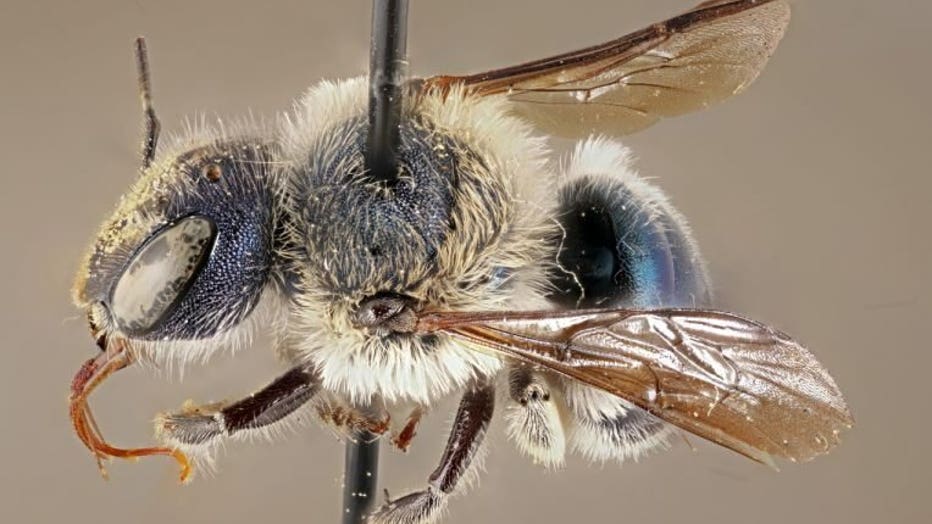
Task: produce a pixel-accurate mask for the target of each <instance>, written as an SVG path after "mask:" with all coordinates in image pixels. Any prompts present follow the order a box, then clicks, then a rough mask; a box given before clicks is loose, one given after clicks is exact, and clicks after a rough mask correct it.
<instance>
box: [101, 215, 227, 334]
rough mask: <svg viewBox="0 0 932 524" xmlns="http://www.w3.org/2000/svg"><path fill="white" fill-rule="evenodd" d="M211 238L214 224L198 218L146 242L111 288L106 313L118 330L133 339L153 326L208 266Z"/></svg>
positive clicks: (172, 227)
mask: <svg viewBox="0 0 932 524" xmlns="http://www.w3.org/2000/svg"><path fill="white" fill-rule="evenodd" d="M215 237H216V227H215V226H214V224H213V222H211V221H210V220H208V219H207V218H204V217H201V216H189V217H186V218H183V219H181V220H179V221H178V222H175V223H174V224H172V225H171V226H169V227H168V228H166V229H163V230H162V231H160V232H158V233H156V234H155V235H153V236H152V237H150V238H149V240H147V241H146V243H145V244H144V245H143V247H142V249H140V250H139V251H138V252H137V253H136V255H135V256H134V257H133V258H132V260H130V262H129V264H128V265H127V266H126V270H125V271H123V274H122V275H121V276H120V279H119V280H118V281H117V283H116V286H115V287H114V288H113V295H112V297H111V301H110V302H111V304H110V309H111V313H112V314H113V317H114V319H115V320H116V322H117V323H118V325H119V326H120V328H121V329H122V330H123V331H125V332H126V333H128V334H137V335H138V334H143V333H145V332H147V331H150V330H152V329H153V328H155V327H157V326H158V324H159V322H161V321H162V320H163V319H164V318H165V317H167V316H168V314H169V313H170V312H171V309H172V308H173V307H174V306H175V305H176V304H177V303H178V302H179V301H180V300H181V299H182V298H183V297H184V295H185V293H186V292H187V290H188V288H189V287H190V285H191V283H192V282H193V281H194V279H195V277H196V276H197V273H198V272H199V271H200V270H201V268H202V267H203V266H204V264H205V263H206V262H207V260H208V258H209V257H208V254H209V253H210V251H211V248H212V247H213V244H214V239H215Z"/></svg>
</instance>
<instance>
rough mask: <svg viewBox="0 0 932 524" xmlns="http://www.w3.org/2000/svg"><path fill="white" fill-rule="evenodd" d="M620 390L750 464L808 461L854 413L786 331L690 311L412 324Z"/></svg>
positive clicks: (440, 316)
mask: <svg viewBox="0 0 932 524" xmlns="http://www.w3.org/2000/svg"><path fill="white" fill-rule="evenodd" d="M418 329H419V330H423V331H442V332H445V333H449V334H451V335H453V336H455V337H458V338H461V339H464V340H466V341H468V342H469V343H470V344H472V345H475V346H480V347H482V348H486V349H491V350H494V351H497V352H500V353H504V354H505V355H507V356H509V357H512V358H517V359H519V360H522V361H525V362H528V363H531V364H536V365H539V366H542V367H545V368H548V369H551V370H553V371H556V372H558V373H561V374H563V375H565V376H567V377H570V378H573V379H576V380H579V381H581V382H583V383H586V384H589V385H591V386H594V387H597V388H600V389H603V390H605V391H608V392H610V393H613V394H615V395H618V396H619V397H622V398H624V399H626V400H628V401H630V402H632V403H634V404H636V405H638V406H640V407H641V408H643V409H646V410H647V411H649V412H651V413H653V414H654V415H656V416H657V417H660V418H662V419H664V420H666V421H668V422H670V423H672V424H675V425H676V426H679V427H680V428H682V429H684V430H686V431H689V432H690V433H693V434H695V435H698V436H700V437H703V438H706V439H708V440H711V441H713V442H715V443H717V444H720V445H722V446H725V447H727V448H730V449H732V450H734V451H737V452H738V453H741V454H743V455H746V456H748V457H750V458H752V459H755V460H757V461H760V462H763V463H766V464H770V465H773V461H772V458H771V457H775V456H776V457H784V458H787V459H790V460H793V461H797V460H798V461H805V460H809V459H811V458H813V457H815V456H816V455H819V454H822V453H826V452H828V451H829V450H830V449H831V448H832V447H834V446H835V445H836V444H837V443H838V435H839V433H840V432H841V431H842V430H845V429H848V428H850V427H851V424H852V419H851V414H850V413H849V412H848V408H847V406H846V405H845V400H844V398H843V397H842V395H841V392H840V391H839V390H838V386H836V385H835V382H834V381H833V380H832V378H831V377H830V376H829V374H828V372H827V371H826V370H825V368H823V367H822V365H821V364H819V362H818V361H816V359H815V357H813V356H812V354H811V353H809V351H807V350H806V349H805V348H803V347H802V346H800V345H799V344H798V343H797V342H795V341H794V340H792V339H791V338H789V337H788V336H787V335H784V334H783V333H780V332H778V331H776V330H774V329H772V328H770V327H767V326H765V325H763V324H760V323H757V322H754V321H752V320H748V319H745V318H742V317H739V316H736V315H733V314H730V313H721V312H715V311H704V310H695V309H660V310H592V311H572V312H559V311H556V312H555V311H539V312H527V313H434V314H428V315H425V316H424V317H423V318H422V319H421V320H420V321H419V324H418Z"/></svg>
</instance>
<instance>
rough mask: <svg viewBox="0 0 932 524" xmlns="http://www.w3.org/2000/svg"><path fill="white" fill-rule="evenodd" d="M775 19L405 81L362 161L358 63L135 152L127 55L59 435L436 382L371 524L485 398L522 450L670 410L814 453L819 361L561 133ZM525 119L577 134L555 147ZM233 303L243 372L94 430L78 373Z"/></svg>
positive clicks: (637, 437)
mask: <svg viewBox="0 0 932 524" xmlns="http://www.w3.org/2000/svg"><path fill="white" fill-rule="evenodd" d="M788 21H789V7H788V5H787V3H786V2H785V1H784V0H732V1H724V0H718V1H712V2H706V3H704V4H702V5H700V6H699V7H697V8H695V9H694V10H692V11H690V12H688V13H686V14H683V15H680V16H678V17H674V18H671V19H669V20H667V21H664V22H661V23H658V24H655V25H653V26H650V27H648V28H647V29H644V30H642V31H639V32H636V33H632V34H631V35H628V36H625V37H622V38H620V39H618V40H613V41H611V42H608V43H606V44H602V45H599V46H594V47H591V48H587V49H583V50H580V51H576V52H573V53H567V54H564V55H559V56H556V57H552V58H549V59H543V60H538V61H535V62H530V63H527V64H523V65H519V66H514V67H510V68H505V69H500V70H494V71H489V72H486V73H481V74H477V75H470V76H459V77H451V76H438V77H432V78H427V79H423V80H417V81H412V82H410V83H409V84H408V85H407V87H406V89H407V93H406V100H409V103H408V104H407V105H406V106H405V108H404V111H403V114H402V119H401V124H400V126H399V128H398V133H399V137H400V149H399V151H398V165H399V167H398V172H397V173H396V176H394V177H393V178H391V179H389V180H383V179H379V180H376V179H373V178H371V177H370V176H369V174H368V173H367V171H366V169H365V162H364V157H365V148H366V140H365V137H366V133H365V130H366V110H367V106H366V101H367V84H366V82H365V81H363V80H362V79H353V80H347V81H341V82H335V83H333V82H322V83H321V84H319V85H317V86H315V87H313V88H311V89H310V90H309V91H308V93H307V94H306V95H305V96H304V97H303V98H302V99H301V100H300V101H299V102H298V103H297V104H296V109H295V110H294V111H293V112H291V113H289V114H288V115H286V116H283V117H282V118H280V119H279V120H278V123H277V124H275V125H272V126H267V127H266V128H262V127H258V126H255V125H251V124H243V125H240V126H237V127H235V128H232V129H231V128H228V129H226V130H224V129H222V128H221V129H219V130H217V129H210V128H207V127H206V126H202V127H200V128H198V129H195V130H193V131H191V132H190V133H188V135H187V136H185V137H183V138H182V139H180V140H178V141H177V143H176V144H175V145H174V146H172V147H170V148H168V149H164V150H162V151H161V152H160V153H159V154H158V155H156V154H155V153H156V152H155V146H156V142H157V138H158V125H157V120H155V115H154V112H153V111H152V109H151V104H150V102H149V94H148V93H149V88H148V71H147V68H146V67H141V78H142V80H143V81H142V86H143V89H142V92H143V100H144V103H145V105H144V107H145V110H146V115H147V120H146V121H147V123H148V125H147V130H148V133H147V140H146V147H145V148H144V154H143V159H144V161H143V172H142V176H141V177H140V179H139V180H138V181H137V183H136V185H135V186H134V187H133V189H132V190H131V191H130V193H129V194H128V195H127V196H126V197H124V198H123V200H122V201H121V202H120V204H119V206H118V208H117V210H116V211H115V213H114V214H113V216H112V217H111V218H110V219H109V220H107V221H106V222H105V223H104V226H103V228H102V230H101V232H100V233H99V235H98V237H97V240H96V241H95V243H94V244H93V246H92V248H91V250H90V251H89V253H88V255H87V257H86V259H85V263H84V265H83V266H82V269H81V270H80V273H79V278H78V282H77V284H76V286H75V299H76V302H77V304H78V305H79V306H80V307H82V308H83V309H84V310H85V311H86V312H87V314H88V317H89V320H90V325H91V330H92V332H93V334H94V336H95V337H96V338H97V340H98V343H99V345H100V346H101V349H102V350H103V352H102V353H101V355H100V356H99V357H97V358H95V359H92V360H90V361H88V363H87V364H85V366H84V367H83V368H82V370H81V371H80V372H79V374H78V376H77V377H76V380H75V384H74V387H73V397H72V416H73V418H74V421H75V427H76V429H77V431H78V434H79V436H80V438H81V439H82V440H83V441H84V442H85V444H87V446H88V447H89V448H90V449H91V450H92V452H94V453H95V455H97V456H98V457H99V458H101V457H106V456H138V455H147V454H173V455H175V457H176V458H178V459H179V460H181V461H183V462H184V461H186V460H187V457H192V458H194V459H195V462H210V461H211V460H212V457H213V453H214V451H215V450H216V449H217V447H218V446H219V445H220V444H221V443H223V442H224V441H225V440H227V439H230V438H234V439H236V438H243V437H248V436H250V435H253V434H255V433H257V432H260V433H261V432H270V431H272V430H274V429H276V428H278V427H280V426H281V425H288V424H290V423H292V422H294V421H299V420H301V419H302V418H307V417H313V418H317V419H318V420H319V421H321V422H322V423H323V424H325V425H327V426H329V427H331V428H333V429H335V430H336V431H337V432H338V433H340V434H343V435H347V436H352V435H355V434H357V433H358V432H361V431H367V432H369V433H371V434H374V435H376V436H379V437H381V436H386V438H390V439H391V441H392V443H393V444H394V445H395V446H396V447H398V448H399V449H402V450H406V449H407V448H408V446H409V445H410V443H411V441H412V438H413V437H414V435H415V433H416V429H417V423H418V421H419V420H420V418H421V417H422V416H423V415H424V414H425V413H426V412H428V411H429V409H430V407H431V406H432V405H434V404H435V403H436V402H437V401H438V400H439V399H442V398H443V397H445V396H447V395H451V394H454V393H457V392H460V393H461V394H462V401H461V403H460V407H459V410H458V412H457V415H456V418H455V420H454V423H453V428H452V430H451V435H450V439H449V441H448V444H447V448H446V450H445V452H444V454H443V457H442V458H441V461H440V464H439V465H438V467H437V469H436V470H435V471H434V472H433V473H432V474H431V475H430V476H429V479H428V482H427V485H426V486H425V487H424V489H422V490H419V491H415V492H413V493H410V494H408V495H405V496H403V497H401V498H398V499H394V500H391V501H388V502H386V504H385V505H384V506H383V507H381V508H380V509H379V510H378V511H377V512H376V513H375V514H373V515H372V516H371V521H374V522H397V523H421V522H427V521H431V520H435V519H436V518H437V517H438V515H439V514H440V511H441V510H442V509H443V508H444V507H445V505H446V503H447V501H448V499H449V495H450V494H451V493H453V492H454V490H455V489H456V487H457V486H458V485H460V484H462V479H463V477H464V476H465V475H467V474H468V473H469V472H471V471H473V470H474V468H471V467H470V466H471V464H472V463H473V462H474V459H475V457H476V455H477V454H478V453H479V451H480V449H481V443H482V440H483V437H484V435H485V432H486V429H487V427H488V426H489V424H490V421H491V420H492V418H493V412H494V411H495V406H496V404H498V405H499V406H502V409H503V411H504V417H503V419H504V420H503V423H504V427H505V431H506V432H507V433H508V435H509V436H510V437H511V439H512V440H513V441H514V443H515V444H516V446H517V447H518V448H519V449H520V450H521V451H522V452H524V453H526V454H527V455H529V456H530V457H531V458H533V459H534V460H535V461H537V462H540V463H542V464H544V465H546V466H549V467H557V466H559V465H561V464H562V463H563V461H564V457H565V455H566V453H567V452H568V451H570V452H577V453H580V454H582V455H583V456H585V457H587V458H589V459H592V460H596V461H604V460H624V459H628V458H635V457H638V456H640V455H642V454H644V453H646V452H648V451H650V450H654V449H657V448H661V447H663V446H664V445H665V444H666V440H667V437H668V436H669V434H670V433H671V432H672V431H673V430H674V428H677V427H678V428H681V429H683V430H685V431H688V432H690V433H693V434H696V435H698V436H701V437H704V438H706V439H709V440H711V441H713V442H716V443H718V444H721V445H722V446H725V447H727V448H730V449H732V450H735V451H737V452H739V453H742V454H744V455H746V456H748V457H750V458H752V459H755V460H758V461H761V462H765V463H771V462H772V457H785V458H790V459H793V460H807V459H809V458H812V457H814V456H816V455H818V454H820V453H823V452H826V451H827V450H828V449H830V448H831V447H832V446H833V445H834V444H835V443H836V442H837V437H838V434H839V432H840V431H842V430H843V429H845V428H847V427H848V426H850V423H851V419H850V415H849V414H848V411H847V407H846V406H845V402H844V399H843V398H842V396H841V393H840V392H839V390H838V388H837V386H836V385H835V383H834V382H833V381H832V379H831V377H830V376H829V375H828V373H827V372H826V371H825V370H824V368H822V366H821V365H820V364H819V363H818V362H817V361H816V360H815V358H814V357H813V356H812V355H811V354H810V353H809V352H808V351H807V350H805V349H804V348H803V347H801V346H800V345H799V344H798V343H796V342H795V341H794V340H792V339H791V338H790V337H788V336H787V335H785V334H783V333H780V332H779V331H776V330H774V329H772V328H770V327H767V326H765V325H763V324H760V323H757V322H754V321H752V320H748V319H745V318H743V317H740V316H737V315H734V314H730V313H723V312H718V311H714V310H709V309H705V308H707V307H709V306H710V304H711V287H710V283H709V278H708V274H707V272H706V269H705V264H704V262H703V260H702V258H701V256H700V254H699V250H698V248H697V246H696V243H695V240H694V238H693V235H692V233H691V232H690V230H689V228H688V226H687V224H686V221H685V220H684V218H683V217H682V216H681V215H680V214H679V213H678V212H677V211H676V210H675V209H674V207H673V206H672V204H671V203H670V201H669V199H668V198H667V197H666V196H665V195H664V194H663V192H662V191H661V190H660V189H659V188H658V187H656V186H655V185H653V184H651V183H648V182H646V181H645V180H644V179H643V178H641V177H639V176H638V174H637V173H636V172H635V171H634V170H633V168H632V165H631V154H630V152H629V151H628V150H627V149H626V148H625V147H623V146H621V145H620V144H619V143H618V142H616V141H614V140H613V139H612V138H607V137H601V136H589V135H590V133H591V132H592V131H593V130H595V131H597V132H600V133H604V134H605V135H607V136H608V135H622V134H625V133H630V132H633V131H636V130H638V129H641V128H643V127H646V126H648V125H650V124H652V123H654V122H655V121H657V120H658V119H660V118H661V117H665V116H671V115H675V114H680V113H684V112H688V111H692V110H696V109H701V108H703V107H705V106H707V105H709V104H711V103H713V102H717V101H720V100H723V99H725V98H727V97H729V96H731V95H733V94H735V93H737V92H739V91H741V90H743V89H744V88H745V87H746V86H748V85H749V84H750V83H751V82H752V81H753V80H754V79H755V78H756V77H757V75H758V74H759V72H760V70H761V69H762V68H763V66H764V64H765V63H766V61H767V59H768V58H769V57H770V55H771V54H772V52H773V51H774V49H775V48H776V45H777V43H778V42H779V40H780V38H781V37H782V35H783V32H784V29H785V28H786V25H787V23H788ZM139 49H140V58H141V59H140V64H142V65H143V66H145V59H144V58H145V55H144V48H143V47H142V46H141V44H140V48H139ZM541 133H546V134H549V135H555V136H564V137H571V138H574V139H577V140H579V142H578V144H577V145H576V147H575V149H574V151H573V152H572V153H571V154H570V155H568V156H567V158H565V159H564V160H563V161H562V162H561V164H560V167H559V168H556V167H554V166H553V164H552V163H551V162H550V160H549V159H548V156H549V150H548V147H547V142H546V139H545V138H544V136H543V135H542V134H541ZM259 330H261V331H263V332H265V333H269V334H271V335H272V336H273V340H274V345H275V348H276V351H277V352H278V354H279V355H280V356H281V358H282V360H283V361H284V362H285V363H286V364H287V365H288V367H289V370H288V371H286V372H285V373H284V374H283V375H281V376H280V377H279V378H277V379H275V380H274V381H272V382H271V383H270V384H269V385H268V386H266V387H265V388H263V389H261V390H259V391H257V392H256V393H254V394H252V395H250V396H247V397H246V398H244V399H242V400H239V401H234V402H216V403H209V404H205V405H203V406H186V407H184V408H182V409H180V410H177V411H174V412H169V413H163V414H161V415H159V416H158V418H157V421H156V432H157V437H158V438H159V440H160V441H161V443H162V445H163V447H157V448H146V449H140V450H123V449H119V448H114V447H111V446H109V445H108V444H106V443H105V442H104V441H103V439H102V438H101V437H100V435H99V433H98V431H97V428H96V425H95V424H94V422H93V419H92V417H91V414H90V411H89V409H88V408H87V405H86V400H87V395H88V394H89V393H90V391H91V389H93V387H94V386H95V385H96V384H97V383H99V381H100V380H102V379H103V378H104V377H106V376H107V375H109V374H110V373H112V372H113V371H115V370H117V369H119V368H121V367H124V366H126V365H128V364H130V363H131V362H134V361H154V362H157V363H163V364H175V363H177V364H179V365H180V364H182V363H185V362H190V361H201V360H204V359H205V358H206V357H207V356H209V355H210V354H212V353H214V352H215V351H216V350H218V349H220V348H223V347H230V346H242V345H247V344H248V342H249V341H250V340H251V337H252V335H253V334H254V333H256V332H257V331H259ZM497 391H500V392H501V393H500V394H497V393H496V392H497ZM496 397H499V398H496Z"/></svg>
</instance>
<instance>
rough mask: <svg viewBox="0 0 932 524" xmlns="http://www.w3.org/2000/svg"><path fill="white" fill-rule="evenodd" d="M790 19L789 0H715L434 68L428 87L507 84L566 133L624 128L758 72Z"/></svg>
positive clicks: (719, 92) (697, 102) (691, 107)
mask: <svg viewBox="0 0 932 524" xmlns="http://www.w3.org/2000/svg"><path fill="white" fill-rule="evenodd" d="M789 19H790V8H789V5H788V4H787V3H786V1H785V0H730V1H727V0H715V1H711V2H705V3H703V4H700V5H699V6H697V7H696V8H695V9H693V10H692V11H689V12H688V13H684V14H682V15H680V16H677V17H674V18H671V19H669V20H666V21H664V22H660V23H657V24H654V25H652V26H650V27H647V28H645V29H642V30H640V31H637V32H634V33H631V34H629V35H627V36H623V37H621V38H619V39H617V40H613V41H611V42H607V43H605V44H602V45H597V46H593V47H590V48H586V49H582V50H579V51H574V52H570V53H565V54H562V55H558V56H554V57H551V58H546V59H543V60H537V61H534V62H528V63H526V64H521V65H518V66H513V67H508V68H504V69H498V70H494V71H488V72H485V73H479V74H475V75H470V76H460V77H457V76H437V77H433V78H429V79H427V80H425V82H424V84H423V87H422V88H423V89H425V90H431V89H440V90H443V91H447V90H449V89H450V88H451V87H452V86H454V85H457V84H462V85H464V86H465V89H466V91H467V92H471V93H475V94H478V95H492V94H504V95H505V96H507V97H508V98H509V99H510V100H511V101H512V102H514V104H512V109H513V110H514V111H515V112H517V113H519V114H520V115H522V116H524V117H525V118H527V119H529V120H531V121H532V122H534V123H535V124H536V125H538V126H540V127H541V128H542V129H544V130H546V131H548V132H550V133H554V134H557V135H562V136H581V135H585V134H589V133H591V132H592V131H593V130H596V131H600V132H605V133H613V134H618V135H623V134H628V133H632V132H634V131H638V130H640V129H643V128H645V127H647V126H649V125H651V124H653V123H654V122H656V121H657V120H659V119H660V118H661V117H665V116H672V115H678V114H682V113H686V112H689V111H695V110H698V109H702V108H704V107H706V106H708V105H710V104H713V103H715V102H719V101H721V100H724V99H726V98H728V97H730V96H732V95H734V94H737V93H739V92H741V91H742V90H743V89H744V88H745V87H747V86H748V85H750V84H751V82H753V81H754V79H755V78H757V76H758V74H760V71H761V70H762V69H763V67H764V65H765V64H766V63H767V60H768V59H769V58H770V55H771V54H773V51H774V49H775V48H776V47H777V43H779V41H780V39H781V38H782V37H783V33H784V31H785V30H786V26H787V24H788V23H789Z"/></svg>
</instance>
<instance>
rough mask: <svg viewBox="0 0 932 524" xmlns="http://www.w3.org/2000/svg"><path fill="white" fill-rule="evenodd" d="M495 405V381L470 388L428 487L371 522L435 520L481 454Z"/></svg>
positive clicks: (406, 523)
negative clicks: (480, 450) (493, 384)
mask: <svg viewBox="0 0 932 524" xmlns="http://www.w3.org/2000/svg"><path fill="white" fill-rule="evenodd" d="M494 408H495V388H494V387H493V386H492V385H491V384H483V385H477V386H475V387H473V388H471V389H470V390H468V391H467V392H466V393H465V394H464V395H463V400H461V401H460V407H459V409H458V410H457V412H456V419H455V421H454V422H453V429H452V430H451V431H450V438H449V440H448V441H447V445H446V448H445V449H444V451H443V457H441V459H440V464H439V465H438V466H437V469H435V470H434V472H433V473H431V475H430V477H428V483H427V487H426V488H425V489H423V490H421V491H416V492H414V493H409V494H407V495H405V496H403V497H401V498H397V499H394V500H390V501H388V502H387V503H386V504H385V505H384V506H382V507H381V508H379V510H378V511H376V512H375V513H373V514H372V515H371V516H370V517H369V519H368V522H373V523H377V524H425V523H428V522H435V521H436V520H437V519H438V518H439V517H440V514H441V513H442V511H443V509H444V507H445V506H446V503H447V500H448V499H449V496H450V495H451V494H453V492H454V491H455V490H456V488H457V487H458V486H459V485H460V484H461V481H462V480H463V477H464V476H465V475H466V474H467V472H468V471H469V469H470V466H471V465H472V462H473V459H474V458H475V457H476V455H477V454H478V453H479V449H480V446H481V444H482V440H483V438H484V437H485V432H486V429H487V428H488V426H489V421H490V420H491V419H492V412H493V410H494Z"/></svg>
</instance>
